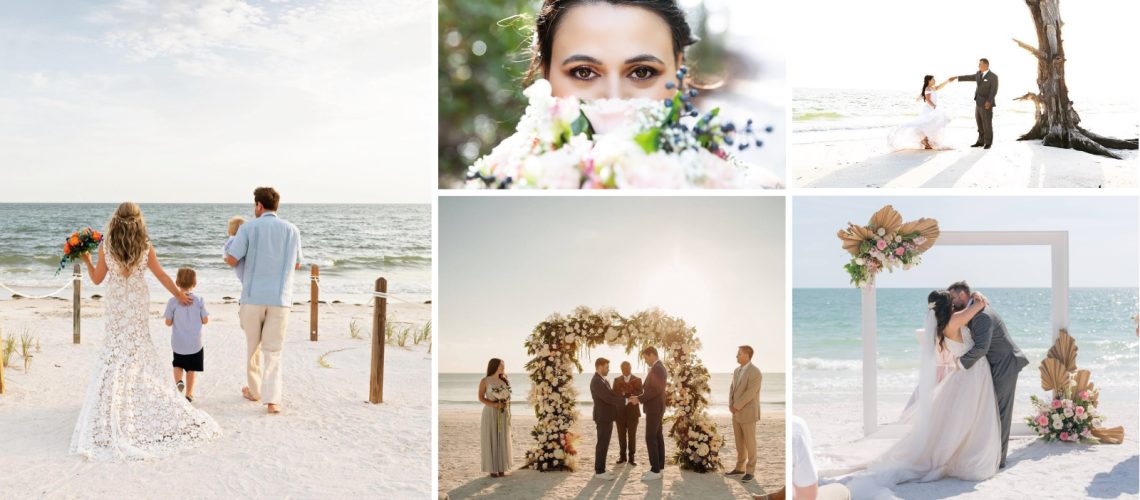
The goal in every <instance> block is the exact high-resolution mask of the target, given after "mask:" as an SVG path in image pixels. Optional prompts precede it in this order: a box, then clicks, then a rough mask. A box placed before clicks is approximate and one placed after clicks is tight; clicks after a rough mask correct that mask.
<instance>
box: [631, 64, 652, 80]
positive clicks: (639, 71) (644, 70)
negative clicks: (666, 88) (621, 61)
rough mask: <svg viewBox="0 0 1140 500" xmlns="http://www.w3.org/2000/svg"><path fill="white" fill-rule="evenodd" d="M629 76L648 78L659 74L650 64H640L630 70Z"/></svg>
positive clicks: (639, 78)
mask: <svg viewBox="0 0 1140 500" xmlns="http://www.w3.org/2000/svg"><path fill="white" fill-rule="evenodd" d="M629 76H630V77H632V78H633V79H635V80H648V79H650V78H653V77H655V76H657V70H655V69H653V68H650V67H648V66H638V67H636V68H634V69H633V71H630V72H629Z"/></svg>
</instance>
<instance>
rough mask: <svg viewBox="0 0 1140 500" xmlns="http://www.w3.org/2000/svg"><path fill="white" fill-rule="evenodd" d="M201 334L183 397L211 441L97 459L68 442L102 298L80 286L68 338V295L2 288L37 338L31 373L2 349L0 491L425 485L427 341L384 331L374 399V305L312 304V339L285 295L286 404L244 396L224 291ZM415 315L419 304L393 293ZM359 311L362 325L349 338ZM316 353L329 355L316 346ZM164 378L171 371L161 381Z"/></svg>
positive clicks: (135, 492)
mask: <svg viewBox="0 0 1140 500" xmlns="http://www.w3.org/2000/svg"><path fill="white" fill-rule="evenodd" d="M162 307H163V304H159V303H155V304H152V306H151V318H152V320H151V323H150V327H151V336H152V337H153V339H154V345H155V348H156V349H158V352H159V358H160V361H161V362H162V364H163V366H169V361H168V360H169V359H170V358H169V357H170V341H169V332H170V329H169V328H167V327H165V326H164V325H163V323H162V320H161V313H162V310H163V309H162ZM207 307H208V309H209V311H210V313H211V315H210V323H209V325H207V326H206V327H205V330H204V333H203V337H204V342H205V345H206V348H205V350H206V355H205V366H206V371H205V372H203V373H202V374H201V377H200V379H199V382H198V385H197V387H196V388H195V391H194V392H195V401H194V405H195V406H197V407H199V408H201V409H203V410H205V411H207V412H209V414H210V415H211V416H213V418H214V419H215V420H216V421H217V422H218V424H220V425H221V427H222V431H223V435H222V436H221V437H220V438H219V439H217V440H216V441H214V442H212V443H209V444H206V445H204V446H202V447H200V448H197V449H195V450H192V451H189V452H186V453H183V454H181V455H179V456H175V457H164V458H159V459H151V460H146V461H139V462H127V463H98V462H88V461H86V460H85V459H83V458H80V457H78V456H71V455H68V446H69V444H70V440H71V434H72V430H73V429H74V426H75V421H76V417H77V415H78V413H79V410H80V405H81V403H82V398H83V393H84V391H85V389H86V385H87V382H88V379H89V377H90V373H91V370H92V367H93V365H94V363H95V361H96V358H97V356H98V353H99V350H100V348H101V346H102V340H103V337H104V332H103V319H102V317H103V306H102V304H101V303H99V302H98V301H94V300H84V310H83V330H82V343H81V344H80V345H75V344H73V343H72V334H71V305H70V303H69V302H67V301H62V300H57V299H43V300H29V299H23V300H3V301H0V328H2V329H3V332H4V334H5V335H6V336H7V335H12V334H16V335H17V336H18V335H19V333H20V332H21V331H22V330H24V329H25V328H26V329H28V330H29V331H30V332H31V333H32V334H33V335H35V336H36V337H37V338H38V339H40V343H41V349H42V350H41V352H37V353H35V355H34V356H33V358H32V364H31V368H30V370H29V371H28V373H24V371H23V362H22V360H20V359H19V357H18V355H13V357H12V363H11V367H9V368H7V369H6V370H5V372H4V374H5V381H6V383H7V391H6V393H5V394H3V395H0V430H2V433H0V449H2V450H3V453H0V470H3V471H5V473H4V479H3V481H0V498H31V497H52V498H77V497H84V498H99V497H114V498H148V497H168V496H179V497H187V498H271V497H277V498H281V497H291V498H317V497H323V498H336V497H347V496H350V495H352V496H363V497H385V498H425V497H428V496H430V494H431V493H430V491H431V487H430V482H429V480H428V479H429V478H430V476H431V472H430V471H431V464H430V461H431V458H430V457H431V449H430V445H429V443H430V442H431V423H430V422H431V412H432V404H431V394H432V389H431V386H432V376H431V354H430V353H429V352H428V346H427V344H426V343H422V344H420V345H419V346H410V344H411V342H409V346H410V347H398V346H394V345H388V346H387V347H386V351H385V363H386V365H385V380H384V403H383V404H378V405H373V404H370V403H368V389H369V369H370V364H371V343H370V342H371V341H370V340H369V338H368V335H369V332H370V329H371V319H370V318H371V314H372V309H371V307H369V306H363V305H351V304H334V306H333V307H334V308H335V312H334V311H333V309H331V308H329V307H328V306H325V305H322V306H321V315H320V327H321V335H320V340H319V341H318V342H311V341H310V340H309V333H308V328H309V309H308V305H307V304H306V305H299V306H294V308H293V312H292V315H291V316H290V319H289V326H288V335H287V337H286V345H285V349H284V359H283V363H284V377H285V380H284V388H285V394H284V402H283V409H284V411H283V413H281V414H278V415H267V414H266V411H265V408H264V407H263V406H262V405H260V404H255V403H252V402H249V401H246V400H245V399H243V398H242V396H241V393H240V389H241V387H242V385H244V383H245V361H244V358H245V337H244V334H243V333H242V332H241V330H240V328H239V327H238V320H237V305H236V304H235V303H227V304H221V303H211V304H209V305H208V306H207ZM388 315H389V319H390V320H391V319H392V318H393V317H395V318H396V319H398V320H399V321H406V322H410V323H412V324H415V325H422V324H424V323H426V322H427V321H428V320H429V319H430V317H431V306H430V305H427V304H390V305H389V307H388ZM351 319H357V322H358V324H359V325H360V327H361V329H362V334H363V336H364V338H363V339H352V338H350V335H349V321H350V320H351ZM326 353H328V354H327V356H326V360H327V362H328V363H329V364H330V365H331V367H329V368H323V367H321V366H319V365H318V358H320V357H321V355H322V354H326ZM171 383H172V384H173V380H172V382H171Z"/></svg>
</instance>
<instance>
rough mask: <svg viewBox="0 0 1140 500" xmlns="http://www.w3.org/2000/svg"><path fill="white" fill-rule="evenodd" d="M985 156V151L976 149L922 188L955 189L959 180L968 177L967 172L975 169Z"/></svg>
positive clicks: (932, 178)
mask: <svg viewBox="0 0 1140 500" xmlns="http://www.w3.org/2000/svg"><path fill="white" fill-rule="evenodd" d="M985 154H986V151H985V150H983V149H977V148H975V149H974V150H972V151H970V152H968V153H966V154H964V155H962V157H961V158H958V161H956V162H954V163H953V164H951V165H950V166H948V167H946V168H944V169H942V171H941V172H938V175H935V176H934V177H931V178H930V180H928V181H926V182H924V183H923V184H922V187H954V185H955V184H957V183H958V180H960V179H961V178H962V176H964V175H966V172H969V171H970V169H971V168H974V165H976V164H977V163H978V161H979V160H981V159H982V157H983V156H985Z"/></svg>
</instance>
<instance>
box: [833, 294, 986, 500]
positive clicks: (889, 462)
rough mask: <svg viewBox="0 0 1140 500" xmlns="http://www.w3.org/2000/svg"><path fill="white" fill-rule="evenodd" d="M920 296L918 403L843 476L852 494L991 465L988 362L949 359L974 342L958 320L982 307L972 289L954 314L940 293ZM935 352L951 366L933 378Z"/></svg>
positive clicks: (981, 473) (982, 470) (977, 472)
mask: <svg viewBox="0 0 1140 500" xmlns="http://www.w3.org/2000/svg"><path fill="white" fill-rule="evenodd" d="M927 300H928V301H929V311H927V319H926V325H925V326H926V328H925V331H926V332H927V334H926V335H924V336H923V339H922V351H923V354H922V361H921V363H920V368H919V370H920V373H919V389H918V399H919V402H918V403H917V404H916V405H914V407H912V408H909V409H908V411H907V412H905V413H904V416H903V419H902V422H903V423H905V424H909V425H911V426H912V427H911V429H910V430H909V431H908V432H907V433H906V434H905V435H904V436H903V438H902V439H900V440H899V441H898V442H897V443H895V444H894V445H893V446H892V447H891V448H890V449H888V450H887V451H886V452H885V453H883V454H882V455H881V456H879V457H878V458H876V459H875V460H873V461H872V462H871V464H870V466H869V467H868V468H867V469H868V470H867V472H866V473H861V474H858V475H856V476H855V477H853V478H852V479H851V481H850V482H849V483H848V486H849V487H850V488H851V490H852V493H853V497H856V498H873V497H876V496H880V494H881V493H882V492H881V490H882V489H883V488H889V487H891V486H894V485H896V484H899V483H904V482H909V481H917V482H928V481H936V480H939V479H942V478H945V477H954V478H958V479H964V480H967V481H980V480H983V479H987V478H989V477H991V476H993V475H994V474H996V473H997V471H998V463H999V462H1000V461H1001V425H1000V423H999V421H998V410H997V400H996V399H995V398H994V389H993V378H992V375H990V367H989V363H988V362H985V357H983V358H982V359H981V360H979V361H978V362H977V363H975V364H974V366H972V367H971V368H970V369H968V370H967V369H964V368H962V367H961V366H960V365H957V361H956V360H957V358H959V357H961V356H962V355H963V354H965V353H966V352H967V351H969V350H970V348H971V347H973V345H974V340H973V338H972V337H971V335H970V330H969V328H967V327H966V324H967V323H969V321H970V319H972V318H973V317H974V315H976V314H977V313H978V312H980V311H981V310H982V309H984V308H985V306H986V299H985V297H984V296H983V295H981V294H976V295H975V297H974V303H973V304H972V305H971V306H970V307H968V308H966V309H965V310H962V311H959V312H954V311H953V300H952V299H951V297H950V294H949V293H948V292H946V291H934V292H931V293H930V295H929V297H928V298H927ZM937 350H945V351H947V353H948V354H949V355H950V356H951V357H953V358H954V359H955V364H956V365H957V367H956V368H953V367H952V368H951V369H950V370H949V371H948V372H947V373H946V374H945V375H944V376H943V378H942V380H941V381H940V382H937V383H936V382H935V378H936V371H937V370H938V369H939V362H938V361H937V359H936V354H935V352H936V351H937ZM856 492H857V493H856Z"/></svg>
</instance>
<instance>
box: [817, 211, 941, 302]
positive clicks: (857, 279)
mask: <svg viewBox="0 0 1140 500" xmlns="http://www.w3.org/2000/svg"><path fill="white" fill-rule="evenodd" d="M939 234H940V233H939V231H938V221H936V220H934V219H918V220H915V221H911V222H906V223H904V222H903V218H902V215H901V214H899V213H898V211H897V210H895V209H894V207H892V206H890V205H887V206H885V207H883V208H881V209H879V211H878V212H875V214H874V215H872V216H871V220H870V222H868V223H867V225H866V226H857V225H855V224H853V223H850V222H848V223H847V229H843V230H840V231H839V233H838V234H837V236H839V240H840V241H841V242H842V243H843V249H844V250H846V251H847V253H850V254H851V262H848V263H847V264H846V265H844V266H843V267H844V269H846V270H847V274H849V275H850V276H851V283H852V284H854V285H855V286H857V287H862V286H864V285H874V284H875V275H877V274H879V272H880V271H882V270H884V269H886V270H887V272H892V271H894V269H895V268H896V267H902V268H903V269H910V268H912V267H914V266H916V265H918V263H919V262H920V261H921V260H922V258H921V255H922V254H923V253H925V252H926V251H927V250H930V248H931V247H933V246H934V242H935V240H937V239H938V235H939Z"/></svg>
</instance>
